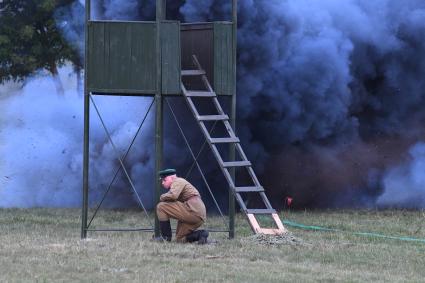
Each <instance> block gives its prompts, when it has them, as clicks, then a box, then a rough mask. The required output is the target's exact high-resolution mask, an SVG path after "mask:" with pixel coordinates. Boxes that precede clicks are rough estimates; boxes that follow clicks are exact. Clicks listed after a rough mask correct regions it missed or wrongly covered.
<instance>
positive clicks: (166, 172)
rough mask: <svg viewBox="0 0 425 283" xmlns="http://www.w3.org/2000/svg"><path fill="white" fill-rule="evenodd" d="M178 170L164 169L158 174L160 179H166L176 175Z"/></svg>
mask: <svg viewBox="0 0 425 283" xmlns="http://www.w3.org/2000/svg"><path fill="white" fill-rule="evenodd" d="M175 174H176V169H164V170H161V171H159V172H158V175H159V177H160V178H165V177H167V176H170V175H175Z"/></svg>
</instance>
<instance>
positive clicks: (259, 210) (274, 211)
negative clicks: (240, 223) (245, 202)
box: [246, 208, 276, 214]
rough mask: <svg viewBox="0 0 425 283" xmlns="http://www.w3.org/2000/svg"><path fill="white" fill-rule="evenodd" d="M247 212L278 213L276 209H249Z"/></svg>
mask: <svg viewBox="0 0 425 283" xmlns="http://www.w3.org/2000/svg"><path fill="white" fill-rule="evenodd" d="M246 213H248V214H273V213H276V210H274V209H267V208H265V209H247V210H246Z"/></svg>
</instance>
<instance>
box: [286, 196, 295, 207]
mask: <svg viewBox="0 0 425 283" xmlns="http://www.w3.org/2000/svg"><path fill="white" fill-rule="evenodd" d="M285 200H286V205H287V206H288V207H290V206H291V203H292V200H293V198H291V197H286V198H285Z"/></svg>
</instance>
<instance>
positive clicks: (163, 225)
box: [159, 220, 173, 242]
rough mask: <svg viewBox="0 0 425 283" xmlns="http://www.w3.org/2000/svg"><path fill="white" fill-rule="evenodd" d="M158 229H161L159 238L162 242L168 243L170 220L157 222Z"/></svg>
mask: <svg viewBox="0 0 425 283" xmlns="http://www.w3.org/2000/svg"><path fill="white" fill-rule="evenodd" d="M159 228H160V229H161V236H162V238H164V240H166V241H168V242H170V241H171V237H172V235H173V234H172V232H171V224H170V220H168V221H159Z"/></svg>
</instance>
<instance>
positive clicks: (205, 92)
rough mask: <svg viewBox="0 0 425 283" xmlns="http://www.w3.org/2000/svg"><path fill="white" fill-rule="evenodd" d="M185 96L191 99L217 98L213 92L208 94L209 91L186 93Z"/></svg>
mask: <svg viewBox="0 0 425 283" xmlns="http://www.w3.org/2000/svg"><path fill="white" fill-rule="evenodd" d="M186 95H187V96H191V97H216V96H217V95H216V94H215V92H210V91H187V92H186Z"/></svg>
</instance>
